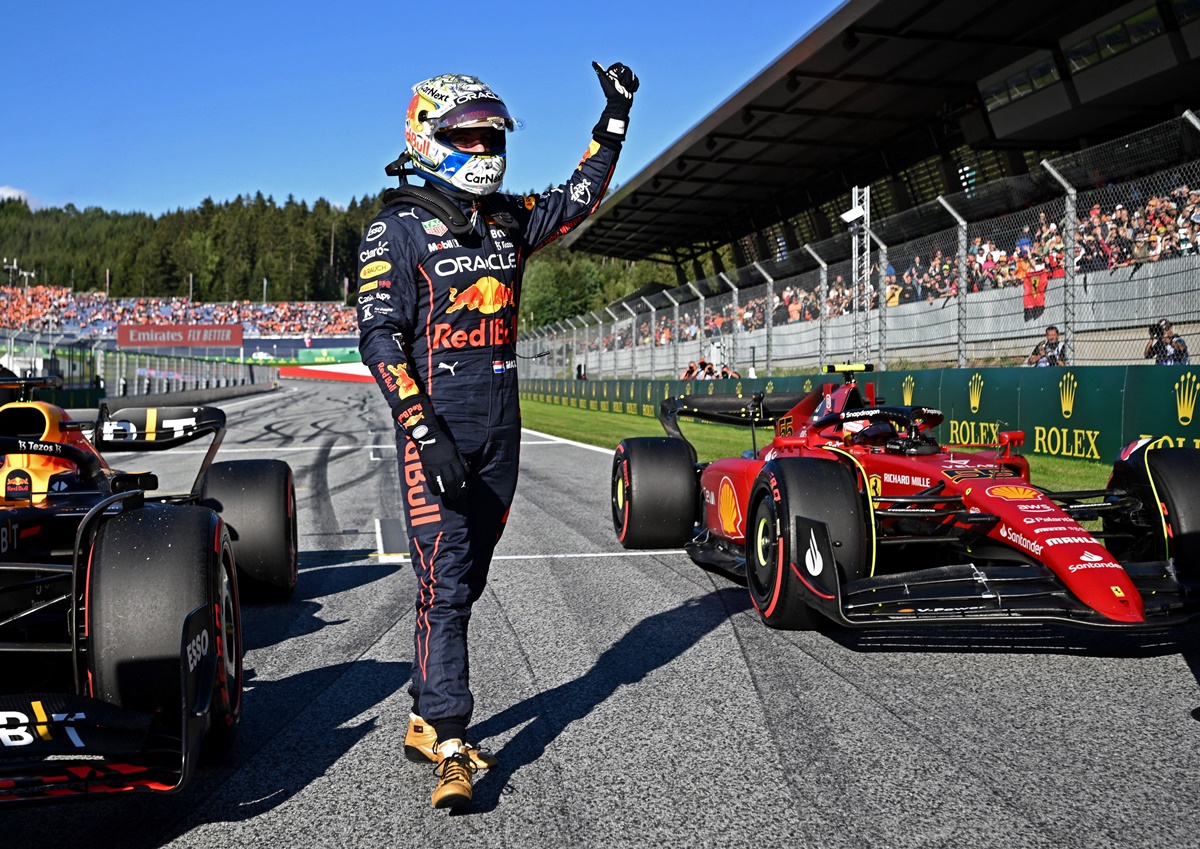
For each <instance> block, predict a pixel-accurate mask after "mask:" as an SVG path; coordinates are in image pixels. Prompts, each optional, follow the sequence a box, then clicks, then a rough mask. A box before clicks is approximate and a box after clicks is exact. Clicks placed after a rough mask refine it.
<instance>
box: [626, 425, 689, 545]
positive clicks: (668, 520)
mask: <svg viewBox="0 0 1200 849" xmlns="http://www.w3.org/2000/svg"><path fill="white" fill-rule="evenodd" d="M699 486H700V485H699V482H698V481H697V480H696V459H695V456H694V454H693V453H692V448H691V446H690V445H688V444H687V443H686V442H683V441H681V440H678V439H671V438H669V437H635V438H632V439H625V440H622V442H621V444H620V445H618V446H617V450H616V453H615V454H614V455H613V466H612V520H613V530H614V531H616V534H617V541H618V542H620V543H621V545H623V546H624V547H625V548H633V549H641V548H676V547H678V546H681V545H683V544H685V543H687V542H690V541H691V539H692V532H693V531H694V529H695V526H696V513H697V510H698V507H699V498H700V495H699Z"/></svg>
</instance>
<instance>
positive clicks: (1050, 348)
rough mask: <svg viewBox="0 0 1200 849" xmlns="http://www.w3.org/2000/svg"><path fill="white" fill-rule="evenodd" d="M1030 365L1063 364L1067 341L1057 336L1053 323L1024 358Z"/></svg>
mask: <svg viewBox="0 0 1200 849" xmlns="http://www.w3.org/2000/svg"><path fill="white" fill-rule="evenodd" d="M1025 362H1026V363H1028V364H1029V365H1031V366H1065V365H1066V364H1067V343H1066V341H1065V340H1063V339H1059V338H1058V328H1057V327H1055V326H1054V325H1053V324H1052V325H1050V326H1049V327H1047V328H1046V338H1045V339H1043V340H1042V341H1041V342H1039V343H1038V344H1037V346H1036V347H1035V348H1034V349H1033V352H1032V353H1031V354H1030V355H1029V356H1028V357H1027V358H1026V359H1025Z"/></svg>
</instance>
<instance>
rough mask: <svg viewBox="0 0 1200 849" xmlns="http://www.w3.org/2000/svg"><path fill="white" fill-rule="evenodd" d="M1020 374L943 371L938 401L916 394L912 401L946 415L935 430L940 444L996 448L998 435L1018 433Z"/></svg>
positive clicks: (996, 370) (990, 370) (1009, 371)
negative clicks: (1011, 432) (936, 408)
mask: <svg viewBox="0 0 1200 849" xmlns="http://www.w3.org/2000/svg"><path fill="white" fill-rule="evenodd" d="M1020 374H1021V373H1020V372H1019V371H1014V370H1013V369H1007V368H979V369H960V370H955V371H946V372H943V379H942V392H941V399H940V400H938V399H937V398H936V397H932V398H931V397H929V396H926V395H924V394H923V393H921V394H918V393H916V392H914V394H913V400H914V401H915V402H916V403H918V404H924V405H925V406H929V407H933V406H936V407H939V408H940V409H941V411H942V412H943V413H944V414H945V416H946V418H945V421H943V422H942V424H941V425H940V426H939V427H938V438H939V440H940V441H942V442H945V443H947V444H949V445H978V446H981V447H982V446H988V445H995V444H996V434H997V433H998V432H999V431H1002V430H1019V429H1020V428H1019V426H1018V424H1017V422H1018V419H1019V416H1020V413H1021V405H1020V400H1019V392H1018V390H1019V387H1020ZM1026 444H1028V441H1027V442H1026Z"/></svg>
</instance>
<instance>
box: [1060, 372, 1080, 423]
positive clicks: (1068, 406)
mask: <svg viewBox="0 0 1200 849" xmlns="http://www.w3.org/2000/svg"><path fill="white" fill-rule="evenodd" d="M1078 388H1079V381H1077V380H1076V379H1075V375H1073V374H1071V373H1070V372H1067V373H1066V374H1064V375H1063V378H1062V380H1060V381H1059V382H1058V400H1059V403H1060V404H1062V414H1063V418H1064V419H1069V418H1071V413H1073V412H1074V411H1075V390H1076V389H1078Z"/></svg>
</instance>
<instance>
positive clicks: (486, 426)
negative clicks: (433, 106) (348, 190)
mask: <svg viewBox="0 0 1200 849" xmlns="http://www.w3.org/2000/svg"><path fill="white" fill-rule="evenodd" d="M618 148H619V144H616V145H608V144H604V145H602V144H601V143H599V142H596V141H593V142H592V144H591V145H590V146H589V148H588V150H587V152H586V153H585V154H584V157H583V159H582V160H581V161H580V163H579V165H578V166H577V167H576V169H575V171H574V172H573V173H572V174H571V177H570V179H569V180H567V182H566V183H564V184H563V185H561V186H556V187H554V188H552V189H550V190H548V191H546V192H544V193H542V194H540V195H536V196H524V197H522V196H517V195H504V194H491V195H487V196H484V197H482V198H479V199H476V200H474V201H464V200H459V199H455V198H451V197H449V196H442V197H441V198H440V199H441V200H442V201H444V202H445V203H450V204H453V205H454V207H455V208H456V209H457V210H458V211H460V212H461V213H462V214H463V216H464V217H465V218H466V221H467V223H468V224H470V225H471V227H470V229H469V232H465V233H463V234H461V235H455V234H454V233H453V232H451V230H450V228H449V227H448V225H447V223H446V222H444V221H442V220H441V218H439V217H438V216H437V215H436V214H435V213H434V212H432V211H430V210H429V209H427V208H425V207H424V206H421V205H419V204H417V203H414V202H413V201H412V198H411V197H406V196H404V195H403V194H402V190H394V191H395V192H397V193H398V194H400V199H399V200H398V201H396V202H393V203H391V204H390V205H387V206H385V208H384V209H383V211H381V212H380V213H379V215H377V216H376V217H375V219H374V221H373V222H372V223H371V225H370V227H369V228H368V229H367V231H366V234H365V237H364V239H363V242H362V244H361V246H360V252H359V263H360V264H359V275H358V284H359V288H358V325H359V332H360V337H359V350H360V352H361V354H362V360H363V363H365V364H366V366H367V367H368V368H369V369H370V371H371V373H372V375H374V377H375V380H376V382H377V383H378V384H379V388H380V389H381V390H382V392H383V394H384V397H385V398H386V399H387V402H388V405H389V407H390V408H391V410H392V419H393V421H394V422H395V427H396V448H397V454H398V461H399V466H400V489H401V493H402V496H403V499H402V500H403V505H404V518H405V523H406V525H407V528H408V537H409V546H410V548H409V553H410V556H411V558H412V564H413V568H414V570H415V572H416V576H417V583H418V589H417V603H416V629H415V644H414V649H415V656H414V662H413V672H412V685H411V687H410V690H409V692H410V694H411V695H412V697H413V705H414V707H413V712H414V713H416V714H417V715H419V716H421V717H423V718H424V719H425V720H426V722H428V723H429V724H431V725H432V726H433V727H434V729H435V730H436V731H437V732H438V737H439V739H449V738H451V737H460V738H463V732H465V730H466V726H467V725H468V724H469V722H470V718H471V712H472V709H473V706H474V702H473V699H472V696H471V691H470V687H469V665H468V659H467V623H468V621H469V619H470V615H471V606H472V605H473V604H474V603H475V601H476V600H478V599H479V597H480V595H481V594H482V593H483V589H484V586H485V583H486V580H487V573H488V568H489V566H490V564H491V559H492V552H493V550H494V549H495V546H496V543H497V542H498V541H499V539H500V535H501V534H502V533H503V530H504V524H505V521H506V520H507V518H508V509H509V506H510V505H511V504H512V499H513V493H514V491H515V489H516V484H517V459H518V453H519V449H520V439H521V418H520V408H519V401H518V396H517V356H516V341H517V339H516V334H517V302H518V300H519V298H520V293H521V274H522V270H523V267H524V265H525V262H526V260H528V258H529V256H530V254H532V253H533V252H534V251H536V250H538V249H539V248H542V247H545V246H546V245H548V244H549V243H550V242H552V241H553V240H554V239H556V238H557V237H559V236H561V235H563V234H565V233H568V232H570V231H571V230H572V229H573V228H574V227H576V226H577V225H578V224H579V223H580V222H581V221H583V220H584V219H585V218H586V217H587V216H588V215H590V214H591V213H592V212H594V211H595V209H596V208H597V206H599V204H600V200H601V198H602V197H603V195H604V192H605V189H606V188H607V186H608V182H609V180H610V178H611V177H612V173H613V169H614V168H615V166H616V162H617V156H618V152H619V150H618ZM425 188H426V190H427V191H428V190H431V189H433V188H434V184H433V183H430V184H428V185H427V186H426V187H425ZM384 202H385V203H388V196H387V195H385V198H384ZM459 223H460V224H461V223H462V222H461V220H460V222H459ZM459 229H460V230H462V229H463V228H462V227H460V228H459ZM417 393H425V394H427V395H428V396H429V399H430V401H431V403H432V406H433V410H434V413H435V415H436V418H437V420H438V425H439V426H440V427H441V429H442V430H443V431H444V432H445V433H446V434H449V436H450V437H451V438H452V439H453V440H454V442H455V444H456V445H457V447H458V450H459V452H460V454H461V455H462V457H463V460H464V461H465V463H466V466H467V469H468V490H467V492H468V494H467V496H466V497H463V498H458V499H455V500H453V501H451V500H449V499H443V498H441V497H439V496H438V495H437V494H435V493H434V492H433V491H432V490H431V489H430V487H429V486H428V485H427V484H426V482H425V475H424V472H423V469H422V466H421V460H420V456H419V454H418V451H417V446H416V444H415V443H414V442H413V441H412V439H410V438H409V437H408V435H407V433H406V431H405V428H404V426H403V424H402V423H401V422H400V421H398V420H397V417H398V416H399V415H401V413H402V411H403V410H404V408H405V404H406V402H405V399H407V398H410V397H412V396H414V395H416V394H417ZM418 435H419V434H418ZM464 739H465V738H464Z"/></svg>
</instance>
